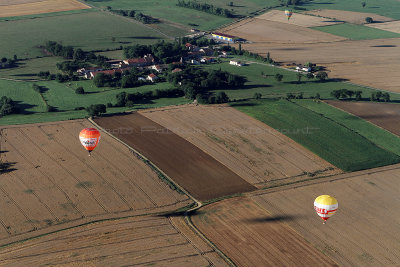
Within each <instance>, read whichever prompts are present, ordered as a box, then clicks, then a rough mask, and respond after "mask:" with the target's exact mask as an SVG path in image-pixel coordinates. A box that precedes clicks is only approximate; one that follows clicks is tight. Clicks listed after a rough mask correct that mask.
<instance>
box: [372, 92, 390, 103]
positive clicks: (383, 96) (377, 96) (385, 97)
mask: <svg viewBox="0 0 400 267" xmlns="http://www.w3.org/2000/svg"><path fill="white" fill-rule="evenodd" d="M370 100H371V101H377V102H379V101H384V102H390V94H389V93H383V92H376V93H371V97H370Z"/></svg>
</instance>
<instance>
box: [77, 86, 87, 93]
mask: <svg viewBox="0 0 400 267" xmlns="http://www.w3.org/2000/svg"><path fill="white" fill-rule="evenodd" d="M84 93H85V90H84V89H83V87H82V86H81V87H78V88H76V89H75V94H78V95H83V94H84Z"/></svg>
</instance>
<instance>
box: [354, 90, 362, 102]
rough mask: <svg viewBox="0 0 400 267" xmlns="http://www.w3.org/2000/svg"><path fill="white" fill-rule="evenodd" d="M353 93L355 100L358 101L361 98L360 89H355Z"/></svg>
mask: <svg viewBox="0 0 400 267" xmlns="http://www.w3.org/2000/svg"><path fill="white" fill-rule="evenodd" d="M355 94H356V100H357V101H360V100H361V94H362V91H355Z"/></svg>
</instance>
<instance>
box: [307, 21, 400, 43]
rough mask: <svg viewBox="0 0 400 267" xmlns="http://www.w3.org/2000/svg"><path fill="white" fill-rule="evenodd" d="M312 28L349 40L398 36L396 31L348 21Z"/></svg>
mask: <svg viewBox="0 0 400 267" xmlns="http://www.w3.org/2000/svg"><path fill="white" fill-rule="evenodd" d="M312 29H314V30H319V31H322V32H326V33H330V34H334V35H337V36H342V37H346V38H349V39H351V40H370V39H383V38H399V37H400V34H398V33H394V32H389V31H384V30H380V29H375V28H371V27H367V26H363V25H355V24H349V23H343V24H335V25H330V26H323V27H313V28H312Z"/></svg>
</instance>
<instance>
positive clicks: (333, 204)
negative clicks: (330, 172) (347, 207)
mask: <svg viewBox="0 0 400 267" xmlns="http://www.w3.org/2000/svg"><path fill="white" fill-rule="evenodd" d="M338 206H339V205H338V202H337V200H336V199H335V198H334V197H331V196H329V195H321V196H319V197H317V198H316V199H315V201H314V209H315V211H316V212H317V214H318V216H319V217H321V219H322V220H324V221H326V220H328V219H329V218H330V217H331V216H332V215H333V214H335V212H336V211H337V209H338Z"/></svg>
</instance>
